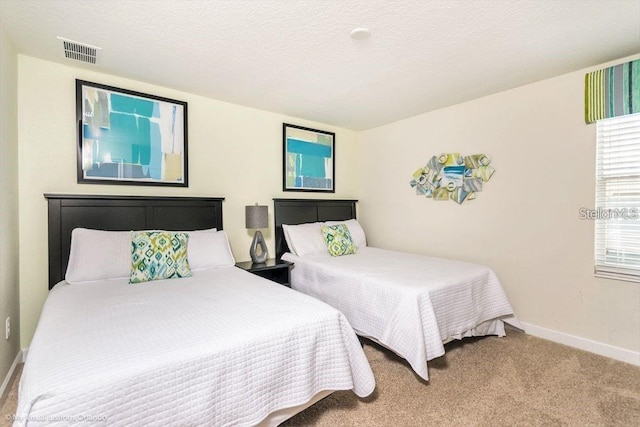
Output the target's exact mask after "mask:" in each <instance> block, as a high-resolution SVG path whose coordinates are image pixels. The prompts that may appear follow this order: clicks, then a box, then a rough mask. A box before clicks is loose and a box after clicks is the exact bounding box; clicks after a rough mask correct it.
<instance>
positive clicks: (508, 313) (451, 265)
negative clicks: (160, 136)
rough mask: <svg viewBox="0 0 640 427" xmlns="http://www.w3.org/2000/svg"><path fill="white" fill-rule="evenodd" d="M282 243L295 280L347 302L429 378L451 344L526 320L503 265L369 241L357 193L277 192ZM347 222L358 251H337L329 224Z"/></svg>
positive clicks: (300, 287) (338, 304)
mask: <svg viewBox="0 0 640 427" xmlns="http://www.w3.org/2000/svg"><path fill="white" fill-rule="evenodd" d="M274 204H275V225H276V251H277V255H278V256H279V257H281V258H282V259H284V260H286V261H290V262H293V263H294V267H293V269H292V272H291V287H292V288H293V289H295V290H297V291H300V292H303V293H305V294H308V295H311V296H313V297H315V298H317V299H319V300H322V301H324V302H326V303H328V304H329V305H331V306H332V307H335V308H337V309H338V310H340V311H341V312H342V313H344V315H345V316H346V317H347V319H348V320H349V323H350V324H351V326H352V327H353V328H354V329H355V331H356V333H357V334H358V335H361V336H363V337H366V338H370V339H372V340H373V341H376V342H378V343H380V344H382V345H383V346H385V347H387V348H388V349H390V350H392V351H394V352H395V353H397V354H398V355H399V356H401V357H403V358H404V359H406V360H407V361H408V362H409V364H410V365H411V367H412V368H413V370H414V371H415V372H416V373H417V374H418V375H419V376H420V377H422V378H423V379H425V380H428V378H429V374H428V369H427V362H428V361H429V360H432V359H434V358H436V357H439V356H442V355H443V354H444V353H445V349H444V344H446V343H447V342H450V341H451V340H454V339H461V338H464V337H470V336H484V335H498V336H503V335H505V329H504V322H505V321H507V322H509V323H513V324H514V325H515V326H517V327H518V326H519V322H518V321H517V319H516V318H515V316H514V314H513V309H512V307H511V305H510V303H509V301H508V299H507V297H506V295H505V292H504V290H503V288H502V285H501V284H500V282H499V280H498V278H497V277H496V275H495V273H494V272H493V271H492V270H491V269H490V268H488V267H486V266H482V265H478V264H473V263H468V262H461V261H455V260H449V259H441V258H433V257H427V256H422V255H416V254H410V253H404V252H397V251H389V250H383V249H378V248H373V247H368V246H367V242H366V236H365V234H364V230H362V227H360V225H359V224H358V222H357V221H356V220H355V200H324V199H322V200H314V199H305V200H301V199H275V203H274ZM336 224H344V225H345V226H346V227H347V228H348V230H349V232H350V233H349V234H350V237H351V238H352V240H353V244H354V246H355V247H356V248H357V253H355V254H349V255H343V256H331V255H330V254H329V251H328V250H327V242H325V241H324V240H323V238H322V233H321V227H322V226H323V225H336Z"/></svg>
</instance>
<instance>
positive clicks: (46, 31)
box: [0, 0, 640, 130]
mask: <svg viewBox="0 0 640 427" xmlns="http://www.w3.org/2000/svg"><path fill="white" fill-rule="evenodd" d="M0 22H1V24H2V27H3V29H4V31H5V32H6V34H7V35H8V36H9V38H10V39H11V40H12V41H13V44H14V45H15V47H16V49H17V51H18V52H19V53H24V54H26V55H30V56H34V57H38V58H43V59H46V60H50V61H55V62H60V63H63V64H68V65H72V66H79V67H86V68H91V69H95V70H97V71H101V72H104V73H109V74H114V75H118V76H122V77H127V78H131V79H135V80H141V81H145V82H148V83H153V84H157V85H161V86H166V87H171V88H174V89H178V90H181V91H185V92H191V93H195V94H199V95H203V96H207V97H210V98H215V99H219V100H222V101H227V102H231V103H236V104H241V105H246V106H250V107H255V108H259V109H263V110H268V111H273V112H278V113H283V114H288V115H291V116H296V117H300V118H305V119H309V120H315V121H318V122H323V123H327V124H331V125H335V126H341V127H346V128H350V129H354V130H362V129H367V128H371V127H376V126H379V125H383V124H386V123H389V122H393V121H396V120H399V119H403V118H406V117H410V116H414V115H416V114H420V113H423V112H426V111H430V110H434V109H438V108H442V107H445V106H448V105H452V104H457V103H460V102H464V101H467V100H471V99H474V98H478V97H482V96H485V95H488V94H491V93H496V92H499V91H503V90H506V89H510V88H514V87H517V86H521V85H523V84H527V83H531V82H534V81H538V80H543V79H546V78H549V77H552V76H557V75H560V74H563V73H567V72H570V71H575V70H578V69H581V68H585V67H589V66H592V65H596V64H600V63H603V62H607V61H610V60H615V59H618V58H622V57H625V56H629V55H633V54H636V53H639V52H640V0H524V1H522V0H475V1H474V0H341V1H338V0H314V1H312V0H236V1H231V0H184V1H179V0H173V1H167V0H137V1H132V0H37V1H32V0H0ZM355 27H367V28H369V29H370V30H371V37H370V38H368V39H366V40H353V39H351V38H350V36H349V33H350V31H351V30H352V29H353V28H355ZM56 36H62V37H65V38H68V39H72V40H77V41H80V42H83V43H87V44H90V45H95V46H99V47H101V48H102V50H101V51H100V52H99V58H98V63H97V64H96V65H86V64H82V63H80V62H76V61H72V60H68V59H65V58H64V57H63V55H62V48H61V42H60V41H59V40H58V39H56Z"/></svg>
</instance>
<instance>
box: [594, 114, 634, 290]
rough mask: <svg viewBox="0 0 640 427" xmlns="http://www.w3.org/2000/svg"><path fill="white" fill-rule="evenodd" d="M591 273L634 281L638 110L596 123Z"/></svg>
mask: <svg viewBox="0 0 640 427" xmlns="http://www.w3.org/2000/svg"><path fill="white" fill-rule="evenodd" d="M596 146H597V148H596V210H595V212H594V214H595V215H593V216H594V217H595V222H596V234H595V264H596V265H595V272H596V275H597V276H603V277H609V278H615V279H621V280H631V281H637V282H640V114H632V115H628V116H621V117H615V118H611V119H605V120H599V121H598V122H597V142H596Z"/></svg>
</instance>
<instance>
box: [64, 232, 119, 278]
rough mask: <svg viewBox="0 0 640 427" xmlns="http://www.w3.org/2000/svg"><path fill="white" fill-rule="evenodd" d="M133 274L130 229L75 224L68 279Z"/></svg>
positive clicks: (67, 272)
mask: <svg viewBox="0 0 640 427" xmlns="http://www.w3.org/2000/svg"><path fill="white" fill-rule="evenodd" d="M130 275H131V232H130V231H104V230H90V229H87V228H75V229H74V230H73V231H72V232H71V250H70V251H69V264H68V265H67V271H66V274H65V280H66V281H67V283H70V284H74V283H82V282H94V281H96V280H105V279H125V278H128V277H129V276H130Z"/></svg>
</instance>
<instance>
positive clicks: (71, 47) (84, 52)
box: [58, 37, 101, 64]
mask: <svg viewBox="0 0 640 427" xmlns="http://www.w3.org/2000/svg"><path fill="white" fill-rule="evenodd" d="M58 39H60V40H62V44H63V47H64V57H65V58H69V59H75V60H76V61H80V62H86V63H89V64H95V63H96V59H97V55H98V51H99V50H101V49H100V48H99V47H96V46H91V45H88V44H84V43H80V42H76V41H73V40H69V39H65V38H63V37H58Z"/></svg>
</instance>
